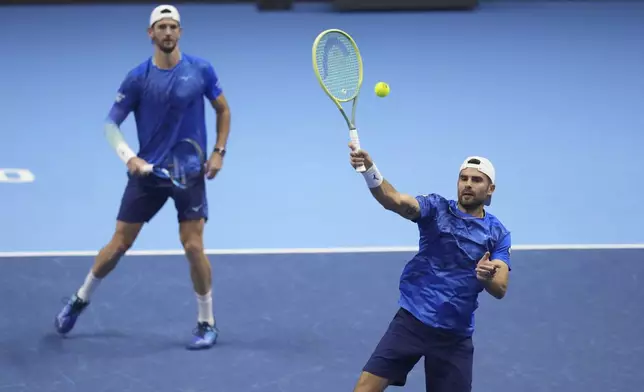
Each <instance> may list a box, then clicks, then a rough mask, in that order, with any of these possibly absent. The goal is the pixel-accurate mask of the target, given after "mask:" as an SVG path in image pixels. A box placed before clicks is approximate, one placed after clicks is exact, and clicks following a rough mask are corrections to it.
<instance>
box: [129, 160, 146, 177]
mask: <svg viewBox="0 0 644 392" xmlns="http://www.w3.org/2000/svg"><path fill="white" fill-rule="evenodd" d="M147 164H148V163H147V162H146V161H145V160H143V159H141V158H139V157H134V158H132V159H130V160H129V161H127V170H128V171H129V172H130V174H132V175H134V176H144V175H147V174H149V173H148V172H146V171H144V170H143V168H144V167H145V166H146V165H147Z"/></svg>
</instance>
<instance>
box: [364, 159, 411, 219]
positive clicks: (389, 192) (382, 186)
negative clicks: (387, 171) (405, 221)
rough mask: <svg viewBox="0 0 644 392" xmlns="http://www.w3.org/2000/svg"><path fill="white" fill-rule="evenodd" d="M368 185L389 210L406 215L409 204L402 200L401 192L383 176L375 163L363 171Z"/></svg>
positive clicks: (374, 195)
mask: <svg viewBox="0 0 644 392" xmlns="http://www.w3.org/2000/svg"><path fill="white" fill-rule="evenodd" d="M363 175H364V178H365V180H366V181H367V186H368V187H369V191H370V192H371V195H372V196H373V197H374V198H375V199H376V200H377V201H378V203H380V205H381V206H383V207H384V208H385V209H387V210H389V211H393V212H395V213H397V214H400V215H406V213H407V212H406V211H405V210H406V209H407V206H405V205H404V203H403V201H402V199H403V198H402V196H401V194H400V192H398V191H397V190H396V188H394V186H393V185H391V183H390V182H389V181H387V180H386V179H384V178H383V177H382V174H380V171H378V168H377V167H376V165H375V164H373V165H372V166H371V167H370V168H369V169H368V170H367V171H366V172H364V173H363Z"/></svg>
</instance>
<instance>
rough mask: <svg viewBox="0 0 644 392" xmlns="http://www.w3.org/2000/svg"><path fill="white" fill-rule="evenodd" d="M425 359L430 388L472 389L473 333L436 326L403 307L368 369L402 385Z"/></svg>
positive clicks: (463, 391)
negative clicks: (467, 334) (468, 333)
mask: <svg viewBox="0 0 644 392" xmlns="http://www.w3.org/2000/svg"><path fill="white" fill-rule="evenodd" d="M421 357H424V358H425V383H426V390H427V391H432V392H470V391H471V390H472V365H473V357H474V346H473V343H472V338H471V336H461V335H457V334H453V333H450V332H449V331H444V330H439V329H436V328H432V327H430V326H428V325H426V324H424V323H422V322H421V321H420V320H418V319H416V318H415V317H414V316H413V315H412V314H411V313H409V312H408V311H407V310H405V309H402V308H401V309H400V310H398V312H397V313H396V315H395V316H394V318H393V320H392V321H391V323H390V324H389V328H388V329H387V331H386V332H385V334H384V336H383V337H382V339H381V340H380V343H378V346H377V347H376V349H375V350H374V352H373V354H372V355H371V358H369V361H367V364H366V365H365V367H364V369H363V370H364V371H366V372H369V373H371V374H374V375H376V376H379V377H383V378H386V379H388V380H389V383H390V385H393V386H399V387H402V386H404V385H405V384H406V382H407V375H408V374H409V372H410V371H411V370H412V369H413V367H414V366H415V365H416V363H418V361H419V360H420V358H421Z"/></svg>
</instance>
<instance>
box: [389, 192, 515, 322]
mask: <svg viewBox="0 0 644 392" xmlns="http://www.w3.org/2000/svg"><path fill="white" fill-rule="evenodd" d="M416 200H418V203H419V204H420V211H421V216H420V218H418V220H417V221H416V223H417V225H418V229H419V232H420V240H419V250H418V253H417V254H416V255H415V256H414V257H413V258H412V259H411V260H410V261H409V262H408V263H407V265H406V266H405V268H404V270H403V273H402V275H401V277H400V299H399V304H400V306H401V307H402V308H404V309H406V310H408V311H409V312H411V313H412V314H413V315H414V316H415V317H416V318H418V319H419V320H420V321H422V322H424V323H425V324H428V325H430V326H432V327H436V328H445V329H450V330H452V331H453V332H456V333H458V334H461V335H471V334H473V332H474V311H475V310H476V308H477V307H478V295H479V293H480V292H481V291H483V290H484V288H483V286H482V284H481V283H480V282H479V281H478V279H477V278H476V271H475V269H476V265H477V263H478V262H479V260H480V259H481V258H482V257H483V256H484V255H485V252H487V251H489V252H490V260H494V259H499V260H502V261H504V262H505V263H507V264H508V267H509V266H510V247H511V239H510V232H509V231H508V230H507V229H506V228H505V227H504V226H503V224H501V222H500V221H499V220H498V219H497V218H496V217H494V216H493V215H492V214H490V213H487V212H486V214H485V216H484V217H483V218H477V217H473V216H471V215H468V214H466V213H464V212H462V211H461V210H459V209H458V206H457V204H456V201H454V200H447V199H445V198H443V197H442V196H439V195H436V194H430V195H422V196H417V197H416Z"/></svg>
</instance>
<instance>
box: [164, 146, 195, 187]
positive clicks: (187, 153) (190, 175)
mask: <svg viewBox="0 0 644 392" xmlns="http://www.w3.org/2000/svg"><path fill="white" fill-rule="evenodd" d="M205 162H206V156H205V154H204V152H203V150H202V149H201V147H200V146H199V143H197V142H196V141H195V140H193V139H182V140H180V141H179V142H177V143H176V144H175V145H174V146H173V147H172V149H171V150H170V152H169V153H168V156H167V158H166V159H165V161H164V164H163V165H160V166H158V167H157V169H156V170H158V171H160V172H161V173H163V174H164V175H166V176H167V177H169V178H170V180H171V181H172V183H173V184H174V185H175V186H177V187H179V188H187V187H188V186H190V184H191V182H192V181H193V180H195V179H197V178H199V177H202V176H203V175H204V168H205Z"/></svg>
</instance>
